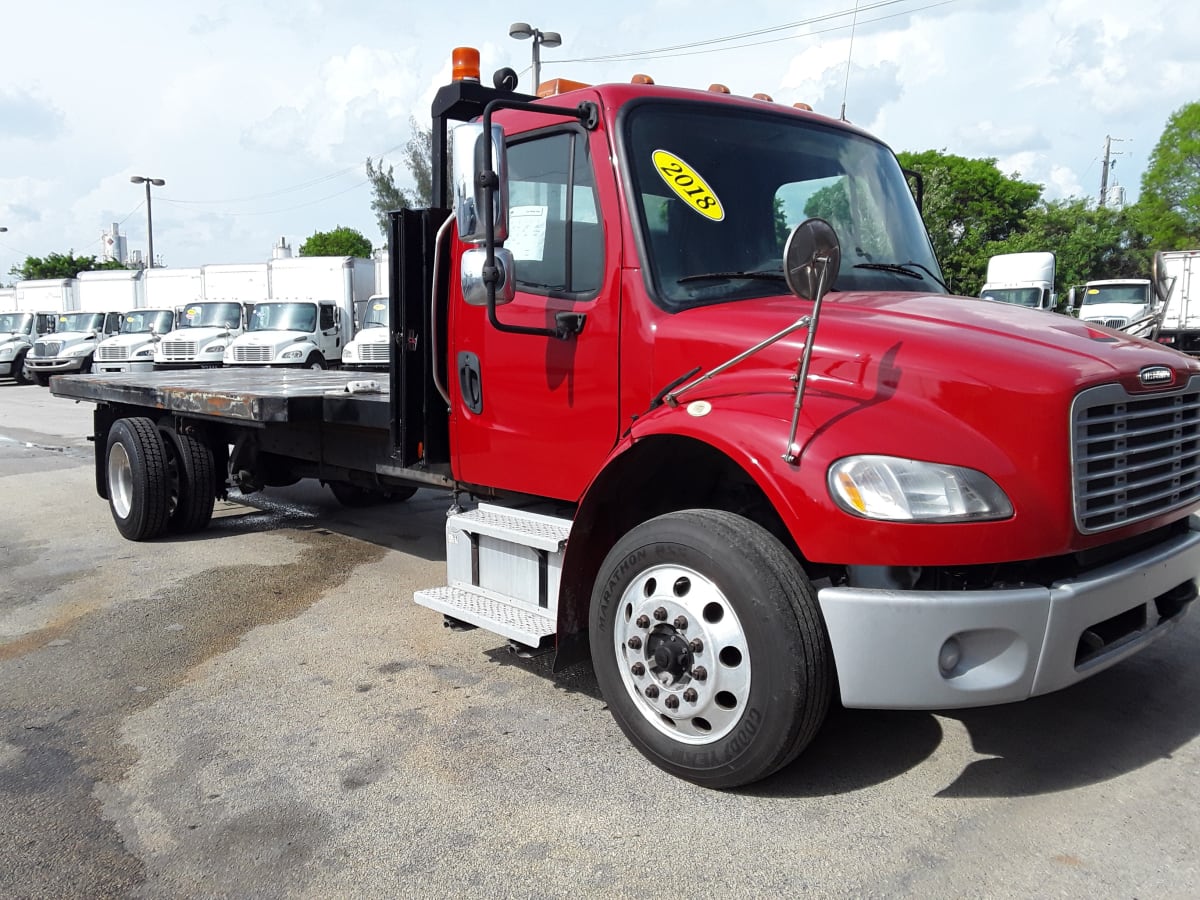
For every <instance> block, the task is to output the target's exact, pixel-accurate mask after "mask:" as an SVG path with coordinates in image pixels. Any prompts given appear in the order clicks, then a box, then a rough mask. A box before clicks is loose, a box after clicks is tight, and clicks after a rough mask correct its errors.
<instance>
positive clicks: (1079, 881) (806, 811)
mask: <svg viewBox="0 0 1200 900" xmlns="http://www.w3.org/2000/svg"><path fill="white" fill-rule="evenodd" d="M90 421H91V407H90V405H88V404H75V403H73V402H71V401H67V400H62V399H58V398H53V397H51V396H50V395H49V393H48V392H47V391H46V390H45V389H44V388H39V387H37V386H32V385H31V386H24V387H18V386H16V385H14V384H13V383H12V382H10V381H8V380H4V379H0V498H2V504H0V510H2V514H0V860H3V863H2V864H0V896H3V897H39V898H41V897H46V898H51V897H53V898H66V897H89V898H91V897H109V896H111V897H151V898H159V897H162V898H167V897H169V898H187V897H256V898H257V897H266V898H271V897H289V898H291V897H303V898H309V897H311V898H331V897H355V898H358V897H380V898H384V897H388V898H390V897H489V898H491V897H534V896H537V897H590V896H596V897H631V898H632V897H638V898H643V897H647V896H654V895H659V894H669V895H678V896H687V895H701V896H713V897H783V896H788V897H792V896H813V897H856V898H857V897H894V896H913V897H1048V896H1063V897H1088V898H1091V897H1140V898H1159V897H1180V898H1184V897H1187V898H1190V897H1194V896H1197V895H1200V842H1198V841H1197V840H1196V837H1195V836H1196V835H1197V834H1200V737H1198V736H1200V662H1198V661H1200V615H1197V614H1196V613H1195V612H1193V613H1192V617H1191V618H1190V619H1188V620H1186V621H1185V622H1184V623H1183V624H1182V626H1181V627H1180V628H1179V629H1177V630H1176V632H1175V633H1174V634H1172V635H1170V636H1169V637H1168V638H1167V639H1165V640H1163V641H1160V642H1158V643H1157V644H1156V645H1154V646H1153V647H1151V648H1150V649H1149V650H1148V651H1147V652H1145V653H1143V654H1141V655H1140V656H1138V657H1136V658H1134V659H1132V660H1130V661H1127V662H1126V663H1124V664H1122V665H1120V666H1118V667H1116V668H1114V669H1111V670H1108V671H1106V672H1104V673H1102V674H1100V675H1098V676H1096V677H1095V678H1093V679H1091V680H1090V681H1087V682H1085V683H1083V684H1081V685H1078V686H1076V687H1074V688H1072V689H1070V690H1067V691H1064V692H1061V693H1059V694H1055V695H1052V696H1049V697H1044V698H1039V699H1037V700H1033V701H1029V702H1026V703H1021V704H1014V705H1011V706H1006V707H999V708H992V709H983V710H973V711H959V712H954V713H950V714H932V713H919V712H918V713H901V712H863V711H847V710H839V711H837V712H835V713H834V715H833V716H832V718H831V719H830V721H829V722H828V723H827V725H826V727H825V729H824V730H823V731H822V733H821V734H820V735H819V736H818V738H817V740H816V741H815V743H814V744H813V745H812V746H811V747H810V748H809V749H808V750H807V751H806V752H805V754H804V755H803V756H802V757H801V758H800V759H799V760H798V761H797V762H796V763H795V764H794V765H792V766H791V767H789V768H788V769H786V770H785V771H783V772H781V773H780V774H778V775H777V776H775V777H774V778H772V779H769V780H768V781H765V782H762V783H760V784H757V785H754V786H752V787H750V788H748V789H745V790H740V791H734V792H715V791H709V790H704V789H701V788H697V787H694V786H692V785H690V784H688V783H686V782H682V781H679V780H677V779H674V778H672V777H670V776H668V775H665V774H664V773H662V772H661V771H659V770H658V769H656V768H654V767H653V766H651V765H650V764H649V763H647V762H646V761H645V760H643V759H642V757H641V756H640V755H639V754H638V753H637V752H636V751H634V750H633V749H632V748H631V747H630V746H629V744H628V743H627V742H626V741H625V739H624V737H623V736H622V735H621V733H620V731H619V730H618V728H617V727H616V725H615V724H614V722H613V721H612V719H611V716H610V715H609V713H608V711H607V709H606V708H605V705H604V702H603V700H602V698H601V697H600V696H599V693H598V691H597V688H596V683H595V679H594V678H593V676H592V674H591V671H590V669H589V668H588V667H587V666H586V665H585V666H580V667H577V668H575V669H572V670H569V671H568V672H566V673H562V674H559V675H554V674H552V673H551V672H550V659H549V657H539V658H536V659H533V660H526V659H522V658H520V657H517V656H515V655H513V654H511V653H510V652H509V650H508V649H507V646H506V644H505V642H504V641H503V640H502V639H501V638H498V637H495V636H494V635H490V634H488V633H486V632H483V631H470V632H465V633H459V632H451V631H449V630H447V629H445V628H443V627H442V623H441V620H440V617H439V616H437V615H436V614H434V613H432V612H431V611H429V610H427V609H424V608H423V607H419V606H416V605H415V604H414V603H413V602H412V593H413V591H414V590H417V589H419V588H422V587H428V586H432V585H436V584H440V583H442V579H443V575H444V552H443V547H442V540H443V527H444V517H445V510H446V506H447V499H446V497H445V495H444V494H441V493H439V492H435V491H428V490H422V491H420V492H418V493H417V495H416V496H415V497H414V498H413V499H412V500H410V501H409V502H407V503H404V504H397V505H393V506H388V507H380V508H374V509H370V510H365V511H364V510H344V509H341V508H339V507H338V505H337V504H336V501H335V500H334V499H333V496H332V494H330V493H329V492H328V490H326V489H324V488H322V487H320V486H319V485H315V484H302V485H298V486H296V487H293V488H288V489H284V490H274V491H269V492H268V493H266V494H265V495H263V496H256V497H249V498H239V499H238V500H237V501H226V502H221V503H219V504H218V509H217V512H216V515H215V517H214V521H213V523H212V525H211V527H210V528H209V529H208V530H206V531H205V532H203V533H201V534H199V535H193V536H189V537H187V538H186V539H164V540H160V541H154V542H150V543H131V542H128V541H125V540H124V539H122V538H121V537H120V535H119V534H118V533H117V531H116V529H115V527H114V526H113V524H112V522H111V519H110V516H109V512H108V507H107V504H106V502H105V501H103V500H102V499H100V498H99V497H98V496H97V495H96V493H95V487H94V469H93V465H92V459H91V444H90V443H89V442H88V440H87V435H88V433H89V431H90Z"/></svg>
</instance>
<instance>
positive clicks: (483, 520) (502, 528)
mask: <svg viewBox="0 0 1200 900" xmlns="http://www.w3.org/2000/svg"><path fill="white" fill-rule="evenodd" d="M449 521H450V522H451V523H453V527H456V528H459V529H461V530H462V531H469V532H471V533H472V534H482V535H486V536H488V537H494V538H499V539H501V540H505V541H511V542H512V543H514V544H520V545H521V546H523V547H533V548H535V549H537V550H549V551H551V552H552V553H553V552H558V551H559V550H562V549H563V546H564V545H565V544H566V542H567V535H568V534H570V532H571V521H570V519H558V518H555V517H553V516H544V515H541V514H539V513H531V512H524V511H522V510H516V509H505V508H504V507H502V506H493V505H491V504H490V503H481V504H479V506H478V508H476V509H472V510H470V511H468V512H462V513H459V514H458V515H456V516H453V517H451V519H450V520H449Z"/></svg>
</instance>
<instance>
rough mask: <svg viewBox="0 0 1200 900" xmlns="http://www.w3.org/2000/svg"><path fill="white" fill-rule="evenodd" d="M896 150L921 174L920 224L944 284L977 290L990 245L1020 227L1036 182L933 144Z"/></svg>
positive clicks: (965, 290) (1036, 196)
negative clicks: (922, 222) (923, 148)
mask: <svg viewBox="0 0 1200 900" xmlns="http://www.w3.org/2000/svg"><path fill="white" fill-rule="evenodd" d="M897 155H898V157H899V159H900V164H901V165H902V166H903V167H904V168H905V169H913V170H915V171H917V172H920V173H921V175H922V177H923V178H924V181H925V198H924V216H925V227H926V228H927V229H928V231H929V237H930V239H931V240H932V241H933V248H934V251H935V252H936V253H937V257H938V261H939V262H940V263H941V265H942V271H943V272H944V273H945V275H946V277H947V280H948V282H949V284H950V285H951V286H952V287H953V289H954V292H955V293H958V294H967V295H974V294H978V293H979V289H980V288H981V287H982V286H983V278H984V274H985V273H986V270H987V260H988V258H989V257H990V256H991V255H992V249H993V247H994V245H996V244H998V243H1003V242H1005V241H1007V240H1008V239H1009V238H1010V237H1012V236H1013V235H1015V234H1017V233H1019V232H1020V230H1021V229H1022V227H1023V223H1024V220H1025V216H1026V214H1027V213H1028V212H1029V210H1030V209H1032V208H1033V206H1034V204H1036V203H1037V202H1038V200H1039V199H1040V198H1041V195H1042V188H1041V186H1040V185H1037V184H1033V183H1030V182H1027V181H1021V180H1020V179H1019V178H1017V176H1016V175H1013V176H1008V175H1004V174H1003V173H1001V172H1000V170H999V169H998V168H996V160H994V159H966V158H964V157H962V156H954V155H953V154H949V153H946V152H945V151H937V150H926V151H924V152H921V153H900V154H897Z"/></svg>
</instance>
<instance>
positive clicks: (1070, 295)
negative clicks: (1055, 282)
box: [1067, 288, 1079, 309]
mask: <svg viewBox="0 0 1200 900" xmlns="http://www.w3.org/2000/svg"><path fill="white" fill-rule="evenodd" d="M1078 307H1079V297H1078V295H1076V293H1075V288H1071V290H1069V291H1067V309H1077V308H1078Z"/></svg>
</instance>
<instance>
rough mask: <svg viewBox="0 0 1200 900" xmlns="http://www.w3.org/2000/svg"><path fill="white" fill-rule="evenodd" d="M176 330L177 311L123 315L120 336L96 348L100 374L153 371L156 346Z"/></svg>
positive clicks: (104, 341) (133, 311)
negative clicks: (165, 335)
mask: <svg viewBox="0 0 1200 900" xmlns="http://www.w3.org/2000/svg"><path fill="white" fill-rule="evenodd" d="M174 327H175V310H173V309H131V310H129V311H128V312H127V313H125V315H123V316H121V326H120V330H119V331H118V332H117V334H115V335H113V336H112V337H110V338H105V339H104V340H103V341H101V342H100V344H99V345H98V346H97V347H96V357H95V360H94V361H93V368H94V369H95V370H96V371H97V372H152V371H154V345H155V344H156V343H157V342H158V341H159V340H161V336H162V335H164V334H169V333H170V332H171V330H172V329H173V328H174Z"/></svg>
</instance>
